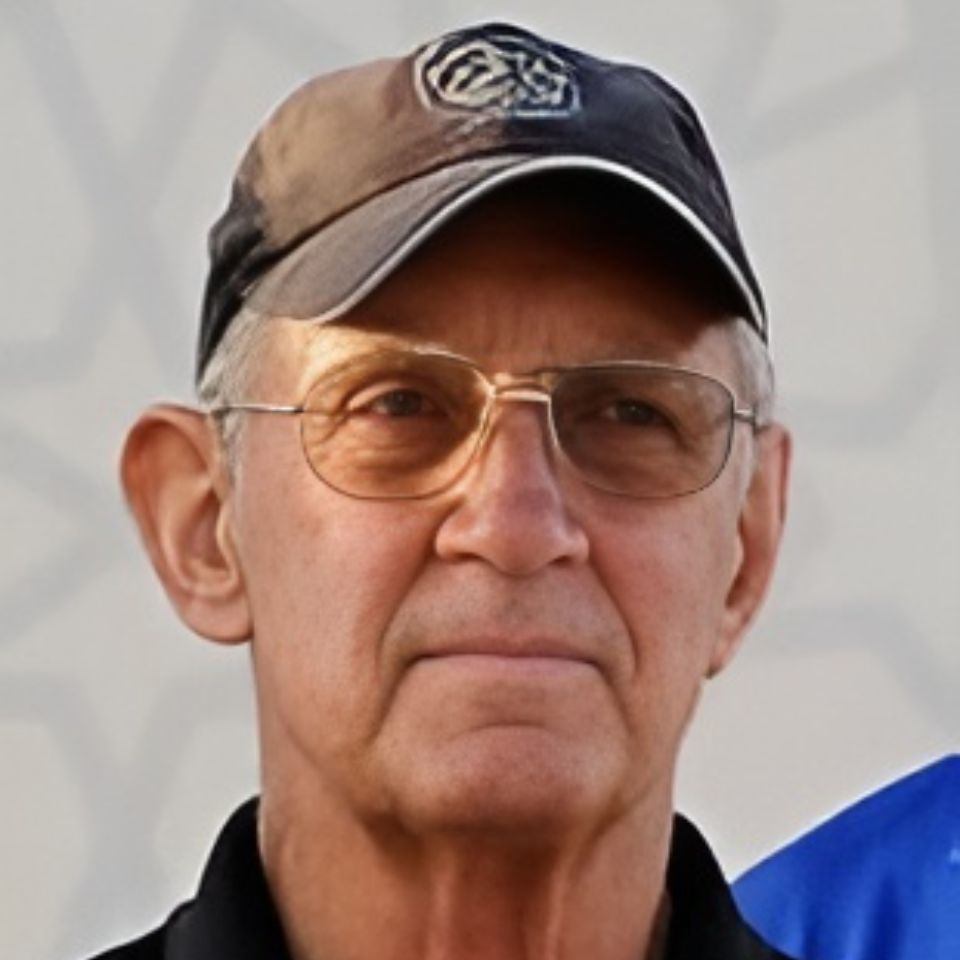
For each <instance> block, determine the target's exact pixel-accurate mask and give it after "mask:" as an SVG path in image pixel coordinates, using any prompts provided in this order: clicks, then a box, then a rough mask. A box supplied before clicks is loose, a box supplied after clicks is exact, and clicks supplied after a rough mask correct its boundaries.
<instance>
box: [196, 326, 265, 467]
mask: <svg viewBox="0 0 960 960" xmlns="http://www.w3.org/2000/svg"><path fill="white" fill-rule="evenodd" d="M266 319H267V318H265V317H264V316H263V314H261V313H257V312H256V311H255V310H251V309H250V308H248V307H242V308H241V309H240V312H239V313H238V314H237V315H236V316H235V317H234V318H233V320H232V321H231V322H230V326H228V327H227V330H226V332H225V333H224V335H223V338H222V339H221V341H220V343H218V344H217V347H216V349H215V350H214V352H213V354H212V355H211V357H210V359H209V360H208V361H207V365H206V367H205V368H204V371H203V374H202V375H201V377H200V380H199V382H198V383H197V399H198V400H199V401H200V403H201V405H202V406H203V407H204V408H205V409H208V410H210V409H214V408H216V407H222V406H227V405H229V404H230V403H236V402H238V401H240V400H246V399H248V393H249V391H250V388H251V386H252V385H253V383H254V380H255V375H256V372H257V361H258V359H259V357H260V355H261V353H262V352H263V351H262V349H261V348H262V347H263V344H264V342H265V341H266V337H267V331H268V329H269V324H267V323H266V322H265V321H266ZM242 423H243V418H242V417H238V416H236V415H234V414H229V413H228V414H226V415H224V416H218V417H216V425H217V433H218V435H219V437H220V443H221V446H222V448H223V453H224V459H225V460H226V464H227V468H228V469H229V470H230V471H231V473H232V471H233V469H234V468H235V466H236V450H237V442H238V439H239V436H240V430H241V426H242Z"/></svg>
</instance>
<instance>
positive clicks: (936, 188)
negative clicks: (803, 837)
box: [0, 0, 960, 960]
mask: <svg viewBox="0 0 960 960" xmlns="http://www.w3.org/2000/svg"><path fill="white" fill-rule="evenodd" d="M493 17H503V18H509V19H513V20H516V21H518V22H520V23H524V24H526V25H529V26H532V27H534V28H537V29H540V30H542V31H544V32H546V33H548V34H552V35H555V36H556V37H558V38H561V39H566V40H568V41H570V42H572V43H574V44H575V45H578V46H586V47H588V48H594V49H596V50H598V51H601V52H603V53H606V54H607V55H610V56H614V57H617V56H619V57H624V58H629V59H639V60H643V61H647V62H649V63H651V64H652V65H654V66H656V67H658V68H660V69H661V70H663V71H664V72H665V73H667V74H668V75H669V76H671V77H673V78H674V79H675V80H676V81H678V82H679V83H680V84H681V86H683V87H684V88H686V89H687V91H688V92H689V93H690V94H691V95H692V96H693V98H694V100H695V101H696V102H697V103H698V104H699V105H700V107H701V109H702V110H703V113H704V114H705V117H706V120H707V123H708V126H709V127H710V129H711V131H712V133H713V135H714V138H715V140H716V142H717V145H718V148H719V150H720V153H721V156H722V157H723V158H724V160H725V162H726V165H727V167H728V170H729V177H730V181H731V187H732V189H733V193H734V197H735V199H736V200H737V202H738V207H739V210H740V214H741V218H742V221H743V225H744V230H745V233H746V236H747V240H748V246H749V247H750V248H751V250H752V251H753V255H754V258H755V260H756V263H757V266H758V269H759V272H760V275H761V277H762V278H763V280H764V282H765V284H766V287H767V291H768V297H769V300H770V305H771V311H772V315H773V324H774V349H775V354H776V358H777V361H778V369H779V377H780V385H781V392H782V406H783V414H784V416H785V417H786V419H787V420H788V421H789V422H790V423H791V425H792V426H793V428H794V431H795V434H796V465H795V469H796V473H795V487H794V495H793V501H792V505H791V518H790V530H789V534H788V539H787V543H786V549H785V555H784V558H783V562H782V567H781V570H780V575H779V580H778V582H777V585H776V588H775V590H774V593H773V596H772V598H771V600H770V603H769V605H768V608H767V610H766V612H765V613H764V615H763V617H762V618H761V620H760V622H759V623H758V624H757V626H756V628H755V630H754V632H753V635H752V637H751V638H750V639H749V640H748V643H747V646H746V648H745V650H744V652H743V654H742V655H741V658H740V660H739V662H738V663H737V664H735V665H734V668H733V669H732V671H731V672H730V673H729V674H728V675H726V676H725V677H723V678H721V679H720V680H718V681H717V682H715V683H713V684H711V685H710V687H709V689H708V692H707V696H706V700H705V704H704V707H703V710H702V711H701V715H700V717H699V718H698V721H697V723H696V724H695V730H694V733H693V735H692V738H691V741H690V743H689V746H688V749H687V752H686V755H685V760H684V765H683V771H682V779H681V784H680V804H681V806H682V807H683V808H685V809H686V810H687V811H689V812H690V813H692V814H693V816H694V817H695V818H696V819H698V820H699V821H700V822H701V824H702V825H703V826H704V827H705V829H706V830H707V832H708V834H709V835H710V836H711V837H712V838H713V839H714V840H715V842H716V845H717V847H718V850H719V853H720V855H721V858H722V859H723V861H724V863H725V865H726V866H727V868H728V870H729V871H731V872H736V871H737V870H739V869H740V868H742V867H744V866H746V865H747V864H748V863H749V862H751V861H752V860H753V859H755V858H756V857H758V856H759V855H760V854H762V853H763V852H764V851H766V850H768V849H770V848H771V847H773V846H775V845H778V844H779V843H781V842H782V841H784V840H786V839H787V838H789V837H790V836H792V835H794V834H795V833H797V832H798V831H800V830H802V829H803V828H804V827H806V826H807V825H809V824H811V823H812V822H813V821H815V820H817V819H819V818H821V817H823V816H825V815H826V814H828V813H829V812H830V811H831V810H833V809H835V808H836V807H838V806H840V805H841V804H844V803H846V802H848V801H850V800H851V799H853V798H854V797H855V796H856V795H858V794H859V793H861V792H863V791H865V790H867V789H870V788H871V787H873V786H875V785H877V784H879V783H880V782H882V781H883V780H885V779H887V778H889V777H892V776H894V775H895V774H897V773H899V772H901V771H905V770H906V769H909V768H912V767H914V766H916V765H918V764H920V763H922V762H924V761H925V760H927V759H928V758H931V757H934V756H937V755H939V754H942V753H944V752H947V751H950V750H955V749H956V743H957V738H956V734H957V731H958V730H960V697H958V696H957V681H958V674H960V654H958V649H960V600H958V597H960V496H958V491H960V377H958V374H957V364H958V361H960V349H958V346H960V317H958V299H960V298H958V293H960V290H958V277H960V228H958V224H960V185H958V175H957V171H958V170H960V107H958V103H957V91H958V89H960V75H958V68H957V61H956V50H957V49H958V46H960V6H958V5H957V4H956V3H953V2H951V0H922V2H908V0H843V2H838V0H806V2H804V3H789V2H786V0H684V2H683V3H674V4H665V3H661V2H654V0H646V2H641V0H600V2H598V3H590V4H578V5H573V4H570V5H561V4H558V3H547V2H546V0H527V2H514V3H509V2H502V3H498V4H496V5H491V4H489V3H480V2H468V3H457V4H454V3H444V2H440V0H393V2H383V0H379V2H374V0H352V2H351V3H349V4H333V3H329V2H327V0H276V2H267V0H203V2H196V0H165V2H164V3H162V4H161V3H153V2H147V0H94V2H85V0H0V98H2V101H3V104H2V107H3V114H2V115H3V127H4V149H3V151H2V153H0V196H2V203H3V205H2V209H3V215H4V217H3V219H4V229H3V230H2V233H0V283H2V290H3V315H2V320H0V391H2V405H0V529H2V535H0V623H2V630H0V750H2V757H3V770H4V778H3V787H2V791H0V955H3V956H9V957H14V956H16V957H27V956H29V957H34V958H36V960H54V958H58V960H59V958H68V957H71V956H77V955H80V954H82V953H84V952H86V951H91V950H93V949H94V948H95V947H98V946H101V945H105V944H107V943H108V942H111V941H113V940H115V939H117V938H119V937H122V936H127V935H131V934H132V933H134V932H136V931H138V930H142V929H145V928H146V927H147V926H148V925H149V924H151V923H153V922H155V921H157V920H158V919H160V918H161V917H162V916H163V915H164V914H165V912H166V911H167V910H168V909H169V908H170V907H172V906H173V905H174V903H176V902H177V901H179V900H180V899H182V898H183V897H185V896H186V895H188V894H189V893H190V892H191V890H192V889H193V886H194V884H195V882H196V877H197V873H198V871H199V868H200V865H201V863H202V861H203V858H204V856H205V853H206V850H207V847H208V845H209V843H210V841H211V840H212V838H213V835H214V832H215V830H216V828H217V826H218V825H219V823H220V821H221V820H222V819H223V818H224V817H225V815H226V814H227V812H228V811H229V810H230V809H232V807H233V806H234V805H235V803H236V802H238V801H239V800H240V799H241V798H243V797H244V796H246V795H247V794H248V793H250V792H252V791H253V790H254V789H255V783H256V756H255V746H254V732H253V722H252V706H251V696H250V690H249V682H248V677H247V663H246V659H245V657H244V656H243V655H242V654H240V653H238V652H237V651H235V650H229V649H219V648H216V647H213V646H211V645H207V644H204V643H202V642H200V641H198V640H195V639H193V638H192V637H190V636H189V635H188V634H187V633H186V631H185V630H184V629H183V628H182V627H181V626H180V625H179V623H178V622H177V621H176V620H175V618H174V616H173V615H172V613H170V612H169V611H168V609H167V607H166V605H165V602H164V600H163V598H162V597H161V595H160V590H159V587H158V586H156V584H155V583H154V581H153V579H152V575H151V573H150V571H149V570H148V566H147V563H146V561H145V559H144V558H143V557H142V555H141V552H140V550H139V547H138V545H137V543H136V540H135V536H134V534H133V531H132V527H131V524H130V523H129V522H128V521H127V518H126V517H125V515H124V510H123V508H122V506H121V503H120V497H119V494H118V490H117V485H116V482H115V478H114V473H115V463H116V457H117V452H118V450H119V446H120V443H121V439H122V436H123V432H124V428H125V426H126V425H127V424H128V423H129V422H130V420H131V419H132V417H133V416H134V415H135V413H136V411H137V410H138V409H139V408H140V407H141V406H143V405H144V404H145V403H146V402H148V401H149V400H151V399H156V398H160V397H188V396H189V390H190V371H191V368H192V351H193V343H194V337H195V327H196V314H197V304H198V301H199V294H200V289H201V285H202V282H203V276H204V269H205V248H204V243H205V232H206V229H207V226H208V224H209V223H210V222H211V221H212V219H213V218H214V217H215V215H216V214H217V213H218V212H219V210H220V208H221V206H222V204H223V203H224V201H225V198H226V190H227V185H228V182H229V177H230V175H231V174H232V171H233V168H234V165H235V163H236V160H237V158H238V156H239V153H240V151H241V149H242V148H243V146H244V145H245V143H246V141H247V139H248V137H249V136H250V134H251V132H252V130H253V129H254V127H255V126H256V124H257V123H258V122H259V120H260V119H261V118H262V116H263V115H264V113H265V112H266V111H267V110H268V109H269V107H270V106H271V105H272V104H273V103H275V102H276V101H277V100H278V99H279V98H280V97H281V96H282V95H283V94H284V93H286V92H287V91H288V90H289V89H290V88H291V87H292V86H293V85H295V84H296V83H298V82H299V81H301V80H303V79H305V78H306V77H307V76H309V75H311V74H312V73H315V72H317V71H318V70H321V69H329V68H334V67H337V66H340V65H344V64H346V63H348V62H351V61H355V60H358V59H367V58H370V57H374V56H378V55H381V54H391V53H396V52H402V51H404V50H406V49H408V48H410V47H411V46H413V45H414V44H415V43H417V42H419V41H420V40H423V39H427V38H429V37H431V36H433V35H435V34H437V33H439V32H441V31H443V30H446V29H449V28H452V27H455V26H459V25H462V24H464V23H467V22H473V21H477V20H484V19H491V18H493Z"/></svg>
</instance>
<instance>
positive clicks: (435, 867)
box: [260, 792, 671, 960]
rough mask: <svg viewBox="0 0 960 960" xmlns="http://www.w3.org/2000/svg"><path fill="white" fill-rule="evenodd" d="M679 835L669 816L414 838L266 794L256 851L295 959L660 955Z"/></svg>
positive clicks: (632, 958) (646, 814) (636, 815)
mask: <svg viewBox="0 0 960 960" xmlns="http://www.w3.org/2000/svg"><path fill="white" fill-rule="evenodd" d="M661 806H665V805H661ZM291 807H296V809H291ZM670 830H671V814H670V810H669V809H668V808H667V809H663V810H661V811H659V813H658V815H652V814H651V812H650V811H649V810H643V811H641V810H639V809H635V810H631V811H630V812H629V813H628V814H626V815H624V816H621V817H618V818H616V819H614V820H612V821H610V822H608V823H605V824H602V825H600V826H599V827H596V828H594V829H593V830H591V831H580V832H579V833H575V832H573V831H570V832H568V833H567V834H565V835H555V836H552V837H537V836H534V835H533V834H532V833H531V832H530V831H525V832H524V833H523V835H522V836H520V835H514V836H509V835H505V834H501V835H493V834H491V833H490V832H487V831H484V832H480V831H474V832H468V831H445V832H442V833H435V834H432V835H419V834H418V835H412V834H411V833H409V832H408V831H404V830H401V829H399V828H398V827H397V826H396V825H394V824H384V823H377V824H374V825H371V824H363V823H359V822H357V820H356V819H354V818H351V817H349V816H346V815H345V814H344V811H343V810H342V809H339V810H338V809H337V807H336V806H335V805H332V804H331V805H329V806H324V805H323V804H316V803H312V804H311V805H310V806H309V807H305V806H303V805H300V804H296V805H292V804H290V803H277V802H275V801H274V798H273V797H271V795H270V794H269V792H266V793H265V796H264V801H263V804H262V807H261V821H260V846H261V852H262V856H263V860H264V867H265V871H266V874H267V878H268V882H269V885H270V888H271V891H272V894H273V897H274V899H275V901H276V903H277V907H278V910H279V913H280V916H281V918H282V922H283V926H284V929H285V932H286V935H287V939H288V942H289V943H290V947H291V952H292V954H293V956H294V960H340V958H347V957H363V958H365V960H366V958H369V960H387V958H389V960H486V958H496V960H574V958H576V960H579V958H582V957H585V956H589V957H591V960H637V958H651V960H652V958H655V957H657V956H659V955H660V953H661V950H662V943H663V939H664V935H665V930H666V915H667V909H668V908H667V902H666V897H665V893H664V877H665V872H666V862H667V856H668V850H669V839H670Z"/></svg>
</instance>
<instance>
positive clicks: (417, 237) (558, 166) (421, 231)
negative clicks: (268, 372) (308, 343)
mask: <svg viewBox="0 0 960 960" xmlns="http://www.w3.org/2000/svg"><path fill="white" fill-rule="evenodd" d="M489 159H491V160H493V159H496V160H497V161H499V162H500V164H502V163H503V160H504V158H503V156H500V157H496V158H489ZM472 163H474V164H482V163H483V161H482V160H481V161H477V160H475V161H472ZM465 165H466V164H465ZM550 170H584V171H596V172H598V173H609V174H612V175H613V176H616V177H620V178H621V179H623V180H627V181H629V182H630V183H633V184H636V185H637V186H638V187H641V188H643V189H644V190H646V191H647V192H648V193H650V194H652V195H653V196H655V197H656V198H657V199H658V200H660V201H661V202H663V203H664V204H666V205H667V206H668V207H670V209H671V210H673V211H674V212H675V213H676V214H677V215H678V216H679V217H680V218H681V219H683V221H684V222H685V223H686V224H687V225H688V226H690V227H691V228H692V229H693V230H694V231H695V232H696V233H697V234H698V236H699V237H700V238H701V239H702V240H703V241H704V242H705V243H706V244H707V246H708V247H709V248H710V250H711V251H712V252H713V254H714V256H715V257H716V258H717V259H718V260H719V261H720V263H721V264H722V265H723V267H724V268H725V269H726V271H727V273H728V275H729V276H730V278H731V279H732V280H733V281H734V283H735V284H736V286H737V289H738V290H739V291H740V293H741V294H742V295H743V299H744V301H745V303H746V304H747V307H748V308H749V311H750V317H749V319H750V320H751V321H752V322H753V324H754V326H755V327H756V329H757V330H758V331H759V332H760V335H761V336H762V337H763V338H764V340H768V339H769V331H768V329H767V318H766V316H765V315H764V312H763V310H761V309H760V304H759V302H758V301H757V298H756V296H755V295H754V293H753V290H752V289H751V288H750V284H749V283H747V280H746V277H744V275H743V273H742V271H741V270H740V268H739V266H738V265H737V263H736V261H734V259H733V258H732V257H731V256H730V254H729V253H728V252H727V249H726V248H725V247H724V245H723V244H722V243H721V242H720V240H719V239H717V237H716V235H715V234H714V233H713V231H712V230H710V228H709V227H708V226H707V225H706V224H705V223H704V222H703V221H702V220H701V219H700V218H699V217H698V216H697V215H696V214H695V213H694V212H693V210H691V209H690V208H689V207H688V206H687V205H686V204H685V203H683V201H682V200H680V199H679V198H678V197H677V196H676V195H675V194H673V193H671V192H670V191H669V190H668V189H667V188H666V187H664V186H663V184H661V183H658V182H657V181H656V180H654V179H652V178H651V177H648V176H645V175H644V174H642V173H638V172H637V171H636V170H634V169H633V168H631V167H628V166H626V165H624V164H620V163H615V162H614V161H612V160H604V159H602V158H600V157H592V156H588V155H583V154H560V155H553V156H549V157H532V158H527V159H523V160H520V161H518V162H517V163H516V164H514V165H512V166H508V167H506V168H503V167H501V168H500V169H498V170H497V171H496V172H495V173H492V174H491V175H490V176H488V177H485V178H484V179H482V180H480V181H479V182H477V183H475V184H474V185H473V186H471V187H468V188H467V189H465V190H464V191H463V192H462V193H460V194H458V195H457V196H456V197H455V198H454V199H453V200H451V201H450V202H449V203H447V204H445V205H444V206H442V207H441V208H440V209H439V210H437V211H436V212H435V213H434V214H433V215H432V216H430V217H429V218H428V219H427V220H425V221H424V222H423V223H422V224H421V225H420V226H419V227H417V228H416V229H415V230H414V231H413V233H411V234H410V236H408V237H407V238H406V239H405V240H404V241H403V242H402V243H400V244H399V245H398V246H397V247H396V248H395V249H394V250H393V251H392V252H391V253H390V255H389V256H388V257H386V259H384V260H383V261H381V263H380V264H379V265H378V266H377V267H375V268H374V269H373V270H372V271H371V272H370V273H368V274H367V276H366V277H365V278H364V279H363V280H362V281H361V282H360V283H359V284H358V285H357V286H356V287H354V289H353V291H352V292H351V293H350V294H348V295H347V296H346V297H345V298H344V299H343V300H341V301H340V303H338V304H337V305H336V306H334V307H331V308H329V309H328V310H324V311H323V312H322V313H320V314H317V315H316V316H314V317H312V318H311V319H312V320H314V321H315V322H317V323H328V322H330V321H331V320H336V319H337V318H338V317H341V316H343V314H345V313H346V312H347V311H349V310H351V309H352V308H353V307H355V306H356V305H357V304H358V303H360V302H361V301H362V300H363V299H365V298H366V297H367V296H368V295H369V294H370V293H371V292H372V291H373V290H375V289H376V288H377V287H378V286H380V284H381V283H383V282H384V280H386V279H387V277H389V276H390V274H392V273H393V272H394V271H395V270H396V269H397V268H398V267H399V266H400V265H401V264H402V263H403V262H404V261H405V260H406V259H407V257H409V256H410V254H411V253H413V251H414V250H416V249H417V248H418V247H419V246H420V245H421V244H422V243H423V242H424V241H425V240H427V239H428V238H429V237H430V236H431V235H432V234H434V233H435V232H436V231H437V230H439V229H440V227H442V226H443V225H444V224H446V223H447V222H449V221H450V220H451V219H452V218H453V217H455V216H456V215H457V214H458V213H460V212H461V211H462V210H464V209H465V208H466V207H468V206H470V205H471V204H472V203H474V202H476V201H477V200H478V199H479V198H480V197H483V196H484V195H486V194H487V193H489V192H490V191H492V190H495V189H496V188H497V187H500V186H503V185H504V184H506V183H509V182H511V181H513V180H518V179H520V178H521V177H525V176H530V175H531V174H534V173H542V172H544V171H550ZM401 189H402V187H401Z"/></svg>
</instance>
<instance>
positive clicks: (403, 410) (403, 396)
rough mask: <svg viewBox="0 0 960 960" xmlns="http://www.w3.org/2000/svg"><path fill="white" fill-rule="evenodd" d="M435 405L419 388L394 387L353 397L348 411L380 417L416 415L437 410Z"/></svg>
mask: <svg viewBox="0 0 960 960" xmlns="http://www.w3.org/2000/svg"><path fill="white" fill-rule="evenodd" d="M437 409H438V408H437V405H436V404H435V403H433V402H431V400H430V399H429V398H428V397H427V396H426V394H424V393H422V392H421V391H420V390H413V389H410V388H400V387H398V388H396V389H393V390H385V391H381V392H380V393H377V394H376V395H375V396H372V397H370V396H368V397H361V398H355V399H354V401H353V402H352V403H351V404H350V413H352V414H356V413H365V414H373V415H374V416H380V417H417V416H423V415H424V414H431V413H436V412H437Z"/></svg>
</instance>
